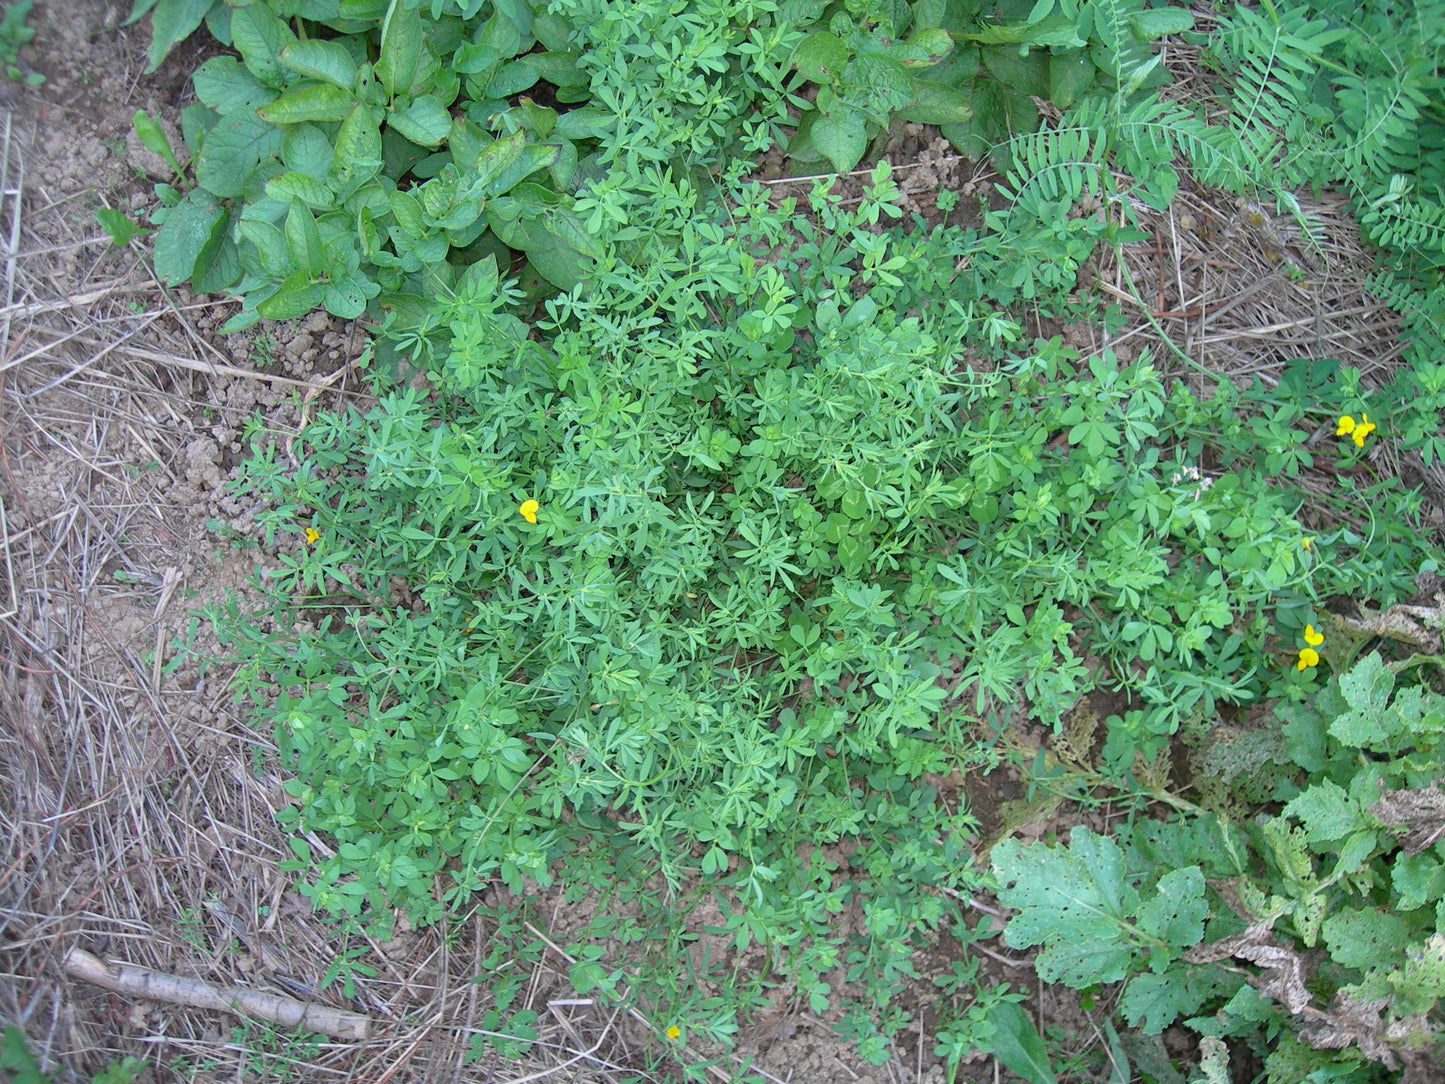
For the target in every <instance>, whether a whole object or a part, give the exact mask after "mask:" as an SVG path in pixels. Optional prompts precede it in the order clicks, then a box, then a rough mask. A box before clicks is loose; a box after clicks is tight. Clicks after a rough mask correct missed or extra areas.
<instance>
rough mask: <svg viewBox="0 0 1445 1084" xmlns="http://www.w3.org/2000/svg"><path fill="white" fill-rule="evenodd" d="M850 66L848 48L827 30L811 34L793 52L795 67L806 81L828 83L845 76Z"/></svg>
mask: <svg viewBox="0 0 1445 1084" xmlns="http://www.w3.org/2000/svg"><path fill="white" fill-rule="evenodd" d="M847 65H848V47H847V46H846V45H844V44H843V42H842V41H840V40H839V39H838V38H837V37H836V36H835V35H833V34H830V33H828V31H826V30H819V31H818V32H817V33H814V34H809V35H808V36H807V37H806V38H804V39H803V40H802V41H800V42H799V43H798V47H797V48H796V49H794V50H793V67H795V68H797V69H798V72H799V74H800V75H802V77H803V78H804V79H807V80H808V81H810V82H813V83H827V82H831V81H832V80H834V79H837V78H838V77H839V76H841V75H842V74H843V69H844V68H845V67H847Z"/></svg>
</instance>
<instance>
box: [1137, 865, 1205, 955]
mask: <svg viewBox="0 0 1445 1084" xmlns="http://www.w3.org/2000/svg"><path fill="white" fill-rule="evenodd" d="M1154 891H1155V894H1154V896H1153V897H1152V898H1151V899H1147V900H1145V901H1144V902H1143V903H1141V904H1140V905H1139V911H1138V927H1139V931H1140V932H1141V933H1143V934H1145V935H1146V936H1149V937H1157V938H1158V939H1159V940H1161V941H1163V942H1164V943H1165V944H1166V945H1168V946H1169V947H1170V948H1171V949H1186V948H1192V947H1193V946H1195V945H1197V944H1199V942H1200V941H1202V940H1203V939H1204V919H1205V918H1206V917H1207V916H1208V914H1209V904H1208V903H1207V902H1206V901H1205V899H1204V872H1203V870H1201V869H1200V868H1199V867H1198V866H1189V867H1188V868H1187V869H1174V870H1170V871H1169V872H1168V873H1166V874H1165V875H1164V876H1163V877H1161V878H1159V884H1158V885H1157V886H1156V888H1155V890H1154Z"/></svg>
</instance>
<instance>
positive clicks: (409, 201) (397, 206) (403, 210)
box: [389, 191, 426, 237]
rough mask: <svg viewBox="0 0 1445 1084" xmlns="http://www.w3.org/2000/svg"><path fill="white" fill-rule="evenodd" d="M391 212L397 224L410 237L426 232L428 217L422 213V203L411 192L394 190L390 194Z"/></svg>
mask: <svg viewBox="0 0 1445 1084" xmlns="http://www.w3.org/2000/svg"><path fill="white" fill-rule="evenodd" d="M389 199H390V201H391V214H392V217H393V218H395V219H396V224H397V225H398V226H399V227H401V230H402V232H403V233H404V234H406V235H407V236H409V237H421V236H422V235H423V234H425V233H426V218H425V217H424V216H423V215H422V210H421V204H420V203H418V202H417V199H416V197H415V196H413V195H412V194H411V193H410V192H398V191H393V192H391V193H390V194H389Z"/></svg>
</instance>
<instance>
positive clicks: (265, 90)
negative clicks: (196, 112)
mask: <svg viewBox="0 0 1445 1084" xmlns="http://www.w3.org/2000/svg"><path fill="white" fill-rule="evenodd" d="M191 82H192V85H193V86H194V87H195V88H196V97H197V98H199V99H200V100H201V101H202V102H204V103H205V104H206V105H208V106H210V107H211V108H212V109H214V110H215V111H216V112H217V113H221V114H226V113H234V112H235V111H236V110H238V109H255V108H256V107H257V106H262V105H265V104H266V103H267V102H269V101H272V100H273V99H275V97H276V90H275V88H274V87H268V86H267V85H266V84H265V83H263V82H261V80H259V79H257V78H256V77H255V76H254V75H252V74H251V72H250V71H249V70H247V68H246V66H245V65H244V64H242V63H241V62H240V61H239V60H237V59H236V58H235V57H233V56H217V57H212V58H211V59H210V60H208V61H206V62H205V63H204V64H202V65H201V66H200V67H199V68H197V69H196V74H195V75H193V76H192V77H191Z"/></svg>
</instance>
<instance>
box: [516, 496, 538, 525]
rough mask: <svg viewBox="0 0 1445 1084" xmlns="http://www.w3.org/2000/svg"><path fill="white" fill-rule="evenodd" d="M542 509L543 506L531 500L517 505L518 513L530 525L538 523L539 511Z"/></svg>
mask: <svg viewBox="0 0 1445 1084" xmlns="http://www.w3.org/2000/svg"><path fill="white" fill-rule="evenodd" d="M541 507H542V506H541V505H540V504H538V503H537V502H536V501H534V500H530V499H529V500H525V501H523V502H522V503H521V504H519V505H517V512H518V513H519V514H520V515H521V517H522V518H523V519H525V520H526V521H527V522H528V523H536V522H537V509H539V508H541Z"/></svg>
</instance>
